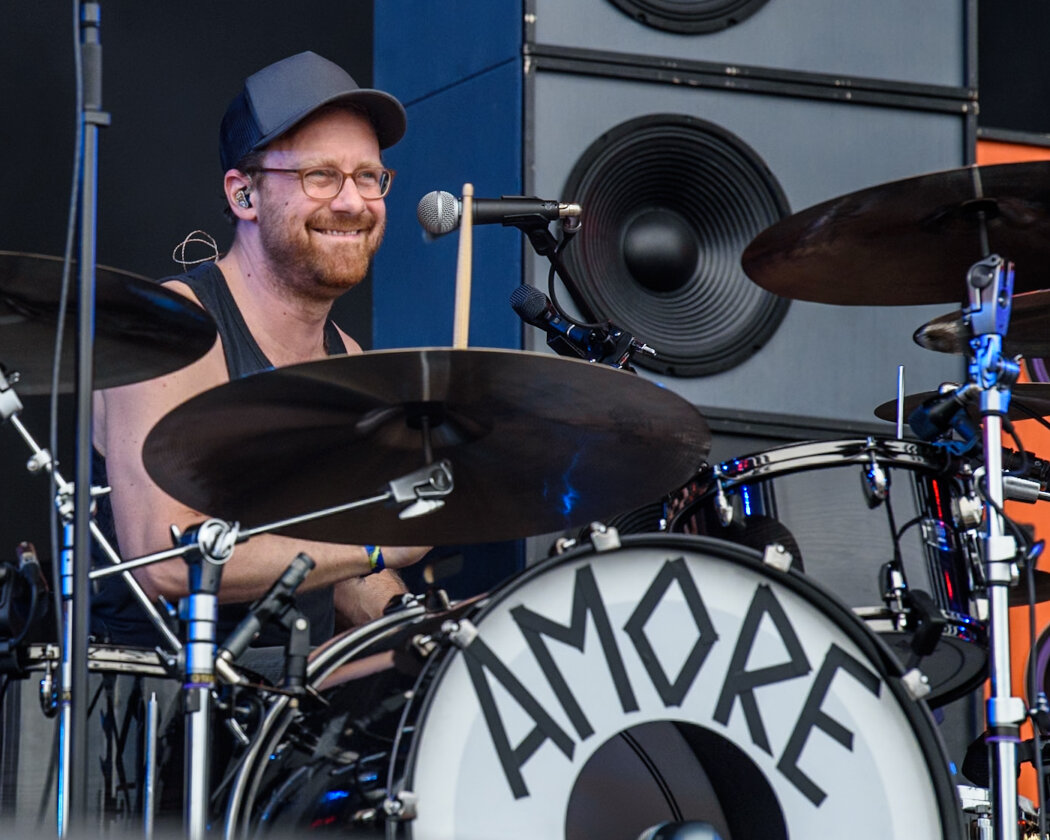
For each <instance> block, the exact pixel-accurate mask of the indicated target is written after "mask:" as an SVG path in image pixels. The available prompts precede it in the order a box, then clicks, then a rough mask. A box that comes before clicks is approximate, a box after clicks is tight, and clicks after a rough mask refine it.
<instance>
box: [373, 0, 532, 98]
mask: <svg viewBox="0 0 1050 840" xmlns="http://www.w3.org/2000/svg"><path fill="white" fill-rule="evenodd" d="M374 14H375V29H374V31H375V45H374V61H375V75H374V82H375V86H376V87H378V88H381V89H382V90H388V91H390V92H391V93H393V94H395V95H396V96H398V97H399V98H400V99H401V101H402V102H404V103H406V104H411V103H413V102H416V101H417V100H419V99H422V98H423V97H426V96H430V95H432V94H433V93H435V92H436V91H439V90H442V89H443V88H446V87H448V86H450V85H454V84H458V83H459V82H461V81H462V80H464V79H469V78H470V77H471V76H475V75H477V74H478V73H481V72H484V71H485V70H488V69H489V68H492V67H495V66H496V65H498V64H503V63H504V62H506V61H510V60H514V59H517V58H518V56H519V55H520V53H521V39H522V29H523V23H522V15H523V12H522V3H521V0H496V2H492V0H443V2H440V3H427V2H420V0H379V2H377V3H375V13H374Z"/></svg>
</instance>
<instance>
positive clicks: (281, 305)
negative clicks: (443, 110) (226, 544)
mask: <svg viewBox="0 0 1050 840" xmlns="http://www.w3.org/2000/svg"><path fill="white" fill-rule="evenodd" d="M405 122H406V118H405V111H404V108H403V107H402V105H401V103H400V102H398V100H397V99H395V98H394V97H393V96H391V95H390V94H387V93H384V92H381V91H376V90H367V89H362V88H359V87H358V85H357V84H356V83H355V82H354V80H353V79H352V78H351V77H350V76H349V74H347V73H346V72H345V71H344V70H343V69H342V68H340V67H338V66H337V65H335V64H333V63H332V62H330V61H328V60H326V59H324V58H321V57H320V56H318V55H316V54H314V53H311V52H304V53H300V54H298V55H294V56H292V57H290V58H286V59H284V60H282V61H278V62H276V63H275V64H271V65H270V66H268V67H265V68H263V69H262V70H260V71H258V72H257V73H255V74H254V75H252V76H250V77H249V78H248V79H247V80H246V81H245V83H244V87H243V89H242V90H241V92H240V93H239V94H238V95H237V96H236V98H234V100H233V101H232V102H231V103H230V105H229V107H228V108H227V110H226V114H225V116H224V117H223V120H222V125H221V129H220V141H219V152H220V160H221V164H222V169H223V171H224V173H225V174H224V176H223V191H224V194H225V200H226V204H227V212H228V215H229V216H230V217H231V219H232V221H233V223H234V225H235V226H236V231H235V234H234V239H233V244H232V246H231V247H230V250H229V252H228V253H227V254H225V255H223V256H221V257H220V258H218V259H217V260H216V261H214V262H211V261H209V262H205V263H203V264H201V265H199V266H196V267H194V268H193V269H192V270H190V271H188V272H187V273H185V274H181V275H178V276H176V277H169V278H167V279H166V280H165V281H164V282H165V283H166V284H167V286H168V288H171V289H173V290H175V291H177V292H180V293H181V294H184V295H186V297H188V298H189V299H191V300H193V301H195V302H197V303H199V304H200V305H201V306H203V307H204V309H205V310H207V311H208V312H209V314H210V315H211V316H212V317H213V318H214V319H215V321H216V323H217V325H218V336H219V340H218V341H217V342H216V344H215V346H214V347H213V348H212V349H211V351H209V352H208V353H207V354H206V355H205V356H204V357H203V358H201V359H200V360H199V361H197V362H195V363H193V364H191V365H189V366H188V367H186V368H185V369H183V370H180V371H177V372H176V373H173V374H170V375H168V376H164V377H161V378H158V379H153V380H151V381H147V382H142V383H138V384H134V385H129V386H126V387H121V388H113V389H110V390H108V391H104V392H101V393H99V394H97V395H96V397H95V404H94V444H95V449H96V452H95V464H94V475H95V482H96V483H98V484H106V483H108V484H109V485H110V486H111V487H112V494H111V503H110V500H109V499H105V498H104V499H102V500H101V501H100V505H99V511H98V518H99V523H100V525H101V526H102V527H103V529H104V530H108V531H109V532H110V536H113V535H114V534H115V536H116V538H117V543H118V545H119V551H120V554H121V555H122V556H123V557H125V558H131V557H138V556H143V555H147V554H151V553H154V552H157V551H160V550H162V549H166V548H170V547H171V536H170V530H169V528H170V526H171V525H173V524H174V525H176V526H177V527H178V528H180V529H183V530H185V529H187V528H188V527H190V526H192V525H194V524H196V523H200V522H202V521H204V520H205V519H207V518H208V516H207V514H208V512H207V511H196V510H192V509H190V508H188V507H187V506H186V505H183V504H181V503H179V502H178V501H176V500H175V499H173V498H171V497H170V496H168V495H167V494H166V493H164V492H163V491H162V490H161V489H160V488H159V487H158V486H157V485H156V484H155V483H154V482H153V480H152V479H151V478H150V476H149V475H148V474H147V472H146V469H145V467H144V466H143V460H142V447H143V441H144V440H145V438H146V435H147V433H148V432H149V431H150V429H151V428H152V427H153V426H154V424H156V423H157V421H158V420H160V419H161V418H162V417H163V416H164V415H165V414H166V413H167V412H169V411H170V410H171V409H173V408H174V407H175V406H177V405H178V404H180V403H182V402H183V401H185V400H187V399H189V398H190V397H192V396H194V395H196V394H198V393H200V392H201V391H204V390H205V389H208V388H211V387H213V386H216V385H220V384H222V383H224V382H227V381H229V380H231V379H234V378H237V377H242V376H246V375H248V374H251V373H255V372H258V371H262V370H266V369H269V368H273V367H280V366H283V365H291V364H296V363H298V362H306V361H310V360H315V359H323V358H325V357H326V356H333V355H340V354H344V353H360V352H361V348H360V346H359V345H358V343H357V342H356V341H354V339H353V338H351V337H350V336H349V335H347V334H346V333H345V332H343V330H341V329H340V328H339V327H338V326H336V325H335V324H334V323H333V322H332V321H331V320H330V318H329V314H330V310H331V308H332V304H333V302H334V301H335V300H336V298H338V297H339V296H340V295H342V294H343V293H344V292H345V291H346V290H347V289H350V288H352V287H353V286H356V285H357V284H358V283H360V282H361V280H362V279H363V278H364V277H365V274H366V272H367V271H368V268H369V264H370V263H371V260H372V257H373V255H374V254H375V252H376V249H378V248H379V244H380V242H381V241H382V239H383V231H384V227H385V224H386V207H385V204H384V200H383V199H384V196H385V195H386V194H387V191H388V190H389V189H390V182H391V179H392V177H393V173H392V172H391V171H389V170H387V169H385V168H384V166H383V162H382V157H381V150H382V149H385V148H387V147H389V146H391V145H393V144H394V143H396V142H397V141H398V140H400V139H401V137H402V135H403V134H404V132H405ZM249 489H250V488H249ZM300 551H305V552H306V553H308V554H309V555H310V556H311V557H312V558H313V559H314V560H315V561H316V564H317V565H316V568H315V569H314V570H313V571H312V572H311V573H310V574H309V576H308V577H307V579H306V581H305V583H304V584H303V585H302V586H301V587H300V588H299V607H300V609H302V610H303V611H304V612H305V613H306V615H307V617H308V618H309V620H310V633H311V642H312V643H313V644H319V643H320V642H322V641H324V640H325V639H327V638H329V637H330V636H331V635H332V634H333V633H334V632H335V631H336V630H338V629H341V628H346V627H351V626H355V625H359V624H362V623H364V622H367V621H369V620H371V619H373V618H375V617H377V616H378V615H380V614H381V613H382V610H383V608H384V607H385V606H386V604H387V603H388V602H389V601H390V599H391V598H392V597H394V596H398V595H400V594H401V593H403V592H404V585H403V583H402V582H401V580H400V578H399V577H398V575H397V573H396V572H395V571H394V570H395V569H397V568H400V567H403V566H405V565H408V564H411V563H413V562H415V561H417V560H419V559H420V557H421V556H422V555H423V553H424V552H425V549H422V548H406V547H392V546H381V547H380V546H359V545H336V544H331V543H320V542H307V541H304V540H298V539H292V538H288V537H281V536H277V535H273V534H266V535H262V536H257V537H253V538H252V539H251V540H249V541H247V542H244V543H242V544H240V545H238V546H237V548H236V550H235V551H234V553H233V556H232V558H231V559H230V561H229V562H228V563H227V564H226V565H225V567H224V569H223V573H222V587H221V590H220V593H219V600H220V608H219V627H218V629H217V638H218V640H219V641H220V643H221V640H222V639H223V638H224V635H225V634H226V633H228V632H229V631H230V630H231V629H232V628H233V627H234V626H236V623H237V622H238V621H239V620H240V619H241V618H242V617H243V615H244V614H245V611H246V609H247V607H246V604H247V603H250V602H251V601H253V600H254V599H256V598H258V597H259V596H261V595H262V594H263V593H265V592H266V590H267V589H268V588H269V587H270V586H271V585H272V584H273V582H274V581H275V580H276V579H277V578H278V576H279V575H280V574H281V573H282V572H283V571H284V569H285V568H286V567H287V566H288V564H289V563H290V562H291V560H292V558H293V557H295V555H296V553H298V552H300ZM135 575H136V577H137V579H138V581H139V582H140V584H141V585H142V587H143V589H144V590H145V592H146V594H147V595H148V597H149V598H150V599H151V600H154V601H155V600H156V599H157V598H158V596H162V597H163V598H164V599H166V600H167V601H168V602H169V603H172V604H174V603H176V602H177V601H178V599H179V598H180V597H182V596H183V595H185V594H186V590H187V570H186V565H185V563H184V562H183V561H182V560H181V559H176V560H170V561H166V562H162V563H157V564H154V565H149V566H144V567H141V568H138V569H136V570H135ZM106 580H107V583H106V584H104V585H103V586H102V587H101V589H100V591H99V592H97V593H96V595H95V596H94V597H93V599H92V633H93V635H94V636H95V637H96V639H97V640H99V641H104V642H110V643H114V644H131V645H154V644H160V642H161V639H160V636H159V635H158V634H157V633H156V632H155V630H154V628H153V627H152V625H151V624H150V622H149V620H148V618H147V617H146V615H145V613H144V611H143V610H142V608H141V607H140V606H139V605H138V604H137V602H136V601H135V600H134V598H133V597H132V595H131V594H130V592H129V591H128V589H127V587H126V586H125V585H124V583H123V582H122V581H118V580H115V579H114V578H112V577H110V578H107V579H106ZM262 643H263V644H283V639H282V637H281V636H280V635H277V636H274V635H270V636H269V637H267V636H266V635H264V637H263V639H262Z"/></svg>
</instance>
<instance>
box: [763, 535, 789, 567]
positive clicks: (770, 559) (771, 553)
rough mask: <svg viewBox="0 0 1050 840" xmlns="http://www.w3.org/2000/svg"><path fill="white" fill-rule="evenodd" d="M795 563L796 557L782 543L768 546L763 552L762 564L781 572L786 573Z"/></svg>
mask: <svg viewBox="0 0 1050 840" xmlns="http://www.w3.org/2000/svg"><path fill="white" fill-rule="evenodd" d="M794 561H795V558H794V556H793V555H792V554H791V552H790V551H788V549H787V548H785V547H784V546H783V545H781V544H780V543H777V542H774V543H770V544H769V545H767V546H766V547H765V548H764V549H763V551H762V562H763V563H765V564H766V565H767V566H772V567H773V568H774V569H776V570H777V571H780V572H786V571H788V569H790V568H791V564H792V563H793V562H794Z"/></svg>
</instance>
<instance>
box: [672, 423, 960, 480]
mask: <svg viewBox="0 0 1050 840" xmlns="http://www.w3.org/2000/svg"><path fill="white" fill-rule="evenodd" d="M872 455H874V456H875V459H876V461H877V462H878V463H879V464H880V465H884V466H894V465H896V466H900V467H903V468H925V469H926V470H927V471H929V472H932V473H933V474H934V475H951V474H953V473H955V472H957V471H958V466H959V458H958V456H956V455H953V454H952V453H950V452H948V450H946V449H945V448H943V447H940V446H937V445H935V444H932V443H927V442H925V441H920V440H908V439H898V438H890V437H879V436H875V435H872V436H869V437H866V438H831V439H827V440H823V439H821V440H804V441H795V442H793V443H788V444H784V445H783V446H775V447H771V448H769V449H759V450H756V451H754V452H750V453H748V454H746V455H741V456H739V457H736V458H729V459H727V460H725V461H721V462H720V463H718V464H709V465H708V466H706V467H704V468H703V469H701V470H700V472H699V473H698V474H697V477H696V478H695V479H694V482H696V481H710V480H713V479H714V478H715V476H716V473H717V475H718V476H719V477H720V478H721V479H722V487H723V488H724V489H727V490H728V489H729V488H731V487H736V486H737V485H740V484H750V483H752V482H755V481H762V480H766V479H768V478H770V477H774V476H781V475H791V474H792V473H798V472H805V471H807V470H816V469H823V468H828V467H838V466H849V465H851V464H866V463H868V461H869V459H870V458H871V456H872ZM746 464H750V466H744V465H746ZM691 483H693V482H691ZM687 486H688V485H687ZM679 492H680V491H679ZM672 495H677V494H672Z"/></svg>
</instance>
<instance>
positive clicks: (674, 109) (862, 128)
mask: <svg viewBox="0 0 1050 840" xmlns="http://www.w3.org/2000/svg"><path fill="white" fill-rule="evenodd" d="M531 83H532V86H533V87H532V93H533V125H532V130H531V134H530V137H529V140H528V142H529V143H531V149H532V157H531V159H530V160H529V161H527V164H531V166H529V165H527V166H526V171H527V172H531V174H532V178H533V181H532V183H527V184H526V189H527V191H528V192H529V193H531V194H536V195H542V196H545V197H550V198H553V197H558V196H560V195H561V193H562V190H563V188H564V185H565V182H566V179H567V177H568V175H569V173H570V171H571V169H572V167H573V166H574V165H575V163H576V161H577V160H578V159H579V157H580V155H581V154H582V153H583V152H584V150H585V149H586V148H587V146H588V145H590V143H592V142H593V141H594V140H595V139H596V138H598V137H599V136H600V135H601V134H602V133H603V132H605V131H607V130H609V129H610V128H612V127H614V126H616V125H618V124H619V123H621V122H623V121H626V120H628V119H631V118H634V117H638V116H641V115H644V114H652V113H678V114H688V115H692V116H695V117H700V118H702V119H704V120H707V121H709V122H712V123H714V124H716V125H718V126H720V127H721V128H724V129H725V130H727V131H730V132H732V133H734V134H735V135H736V136H738V137H739V138H740V139H741V140H743V141H744V142H745V143H747V144H748V145H749V146H750V147H751V148H752V149H754V150H755V152H757V153H758V155H759V156H760V157H761V158H762V159H763V160H764V161H765V162H766V164H767V165H768V166H769V168H770V169H771V170H772V172H773V174H774V175H775V176H776V177H777V179H778V180H779V182H780V184H781V186H782V188H783V189H784V192H785V194H786V195H787V198H788V201H789V203H790V204H791V207H792V210H795V211H797V210H801V209H803V208H805V207H808V206H810V205H813V204H816V203H818V202H820V201H823V200H826V199H829V198H833V197H835V196H837V195H842V194H844V193H848V192H852V191H854V190H857V189H861V188H863V187H867V186H872V185H874V184H879V183H884V182H887V181H890V180H896V179H899V178H907V177H911V176H913V175H917V174H920V173H924V172H929V171H935V170H942V169H949V168H953V167H956V166H960V165H962V164H963V162H964V161H963V155H964V146H965V142H964V129H965V122H964V118H963V117H962V116H961V115H960V116H955V115H950V114H944V113H929V112H923V111H915V110H904V109H894V108H886V107H879V106H873V105H862V104H858V103H843V102H835V101H829V100H816V99H797V98H791V97H781V96H772V95H768V94H759V93H751V92H744V91H727V90H721V89H706V88H692V87H685V86H678V85H668V84H657V83H648V82H640V81H627V80H624V79H617V78H602V77H591V76H581V75H574V74H566V73H558V72H544V71H539V72H537V73H535V74H534V76H533V77H532V78H531ZM584 224H586V208H584ZM746 244H747V243H746V242H745V243H741V248H740V250H741V251H742V250H743V247H744V246H745V245H746ZM891 247H892V243H887V248H891ZM529 259H530V262H529V266H528V267H527V277H528V279H529V282H531V283H533V284H535V285H538V286H540V287H541V288H545V287H546V273H547V266H546V263H545V261H543V262H542V263H541V261H539V260H537V259H536V258H534V257H532V256H531V255H530V258H529ZM964 280H965V278H962V277H960V278H959V284H960V286H959V288H960V300H961V299H962V297H963V291H964V288H965V287H964ZM950 308H951V307H943V306H941V307H938V306H933V307H930V306H927V307H893V306H884V307H858V308H852V307H836V306H827V305H820V304H813V303H804V302H797V301H796V302H793V303H792V305H791V307H790V309H789V311H788V314H787V316H786V318H785V319H784V321H783V323H782V324H781V326H780V328H779V330H778V331H777V332H776V334H775V335H774V336H773V338H772V339H771V340H770V342H769V343H768V344H767V345H766V346H765V347H763V348H762V349H761V350H760V351H759V352H758V353H757V354H756V355H754V356H752V357H751V358H750V359H748V360H747V361H745V362H744V363H743V364H741V365H739V366H738V367H736V368H733V369H732V370H729V371H727V372H725V373H720V374H716V375H713V376H709V377H703V378H693V379H672V378H666V379H664V380H663V381H665V382H666V384H667V385H668V387H671V388H672V389H674V390H676V391H677V392H679V393H681V394H682V395H683V396H685V397H687V398H688V399H690V400H691V401H693V402H694V403H696V404H697V405H699V406H700V407H701V408H705V407H706V408H714V407H718V408H723V409H735V410H742V411H758V412H768V413H773V414H786V415H792V416H802V417H822V418H830V419H834V420H838V421H848V422H862V423H870V422H872V420H873V414H872V411H873V410H874V408H875V406H876V405H878V404H879V403H880V402H882V401H884V400H887V399H890V398H892V397H893V395H894V393H895V390H894V389H895V387H896V381H897V365H899V364H903V365H905V376H906V387H907V389H908V390H928V389H932V388H935V387H936V386H937V385H938V384H940V383H941V382H942V381H945V380H950V379H958V378H959V377H960V376H961V375H962V373H963V365H962V362H961V360H960V359H957V358H955V357H952V356H946V355H942V354H937V353H932V352H930V351H926V350H922V349H921V348H919V347H918V346H917V345H915V344H914V342H913V341H912V339H911V336H912V333H913V332H914V330H915V329H916V328H917V327H919V326H920V325H922V324H923V323H925V322H926V321H928V320H930V319H931V318H932V317H934V316H935V315H937V314H941V313H943V312H944V311H947V310H948V309H950ZM542 338H543V337H542V336H541V335H538V334H537V331H535V330H528V331H527V333H526V347H527V349H537V348H539V347H542V346H543V340H542ZM639 338H642V339H643V340H644V338H645V336H639ZM887 431H888V432H889V431H890V427H889V425H888V424H887Z"/></svg>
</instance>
